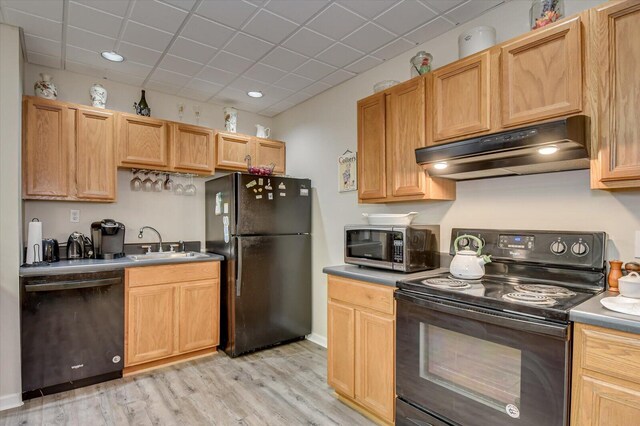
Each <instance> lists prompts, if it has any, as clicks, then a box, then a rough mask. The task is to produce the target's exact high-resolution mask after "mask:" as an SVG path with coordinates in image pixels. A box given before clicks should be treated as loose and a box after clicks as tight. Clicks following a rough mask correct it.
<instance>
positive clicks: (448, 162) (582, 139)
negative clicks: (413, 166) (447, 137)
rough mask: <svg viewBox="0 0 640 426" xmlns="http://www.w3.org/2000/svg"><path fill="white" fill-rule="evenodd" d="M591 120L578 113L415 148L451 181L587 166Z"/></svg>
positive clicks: (431, 171) (418, 157)
mask: <svg viewBox="0 0 640 426" xmlns="http://www.w3.org/2000/svg"><path fill="white" fill-rule="evenodd" d="M587 120H588V118H587V117H586V116H584V115H577V116H573V117H569V118H565V119H563V120H558V121H553V122H548V123H542V124H538V125H535V126H530V127H525V128H519V129H515V130H510V131H506V132H501V133H494V134H492V135H484V136H480V137H475V138H473V139H466V140H462V141H457V142H451V143H447V144H443V145H436V146H430V147H426V148H419V149H416V161H417V162H418V164H420V165H423V166H424V167H425V169H426V170H427V172H428V173H429V175H430V176H438V177H443V178H447V179H453V180H470V179H483V178H489V177H496V176H514V175H527V174H535V173H550V172H558V171H562V170H577V169H588V168H589V144H588V141H587V137H586V129H587Z"/></svg>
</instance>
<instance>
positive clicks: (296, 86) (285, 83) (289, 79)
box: [274, 74, 313, 91]
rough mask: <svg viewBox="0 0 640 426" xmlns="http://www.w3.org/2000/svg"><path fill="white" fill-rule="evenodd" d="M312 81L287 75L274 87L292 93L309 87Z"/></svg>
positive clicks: (294, 75)
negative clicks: (291, 91)
mask: <svg viewBox="0 0 640 426" xmlns="http://www.w3.org/2000/svg"><path fill="white" fill-rule="evenodd" d="M312 83H313V80H311V79H309V78H306V77H301V76H299V75H296V74H288V75H286V76H285V77H283V78H281V79H280V80H278V82H276V83H275V84H274V85H275V86H277V87H282V88H284V89H289V90H293V91H298V90H301V89H304V88H305V87H307V86H309V85H311V84H312Z"/></svg>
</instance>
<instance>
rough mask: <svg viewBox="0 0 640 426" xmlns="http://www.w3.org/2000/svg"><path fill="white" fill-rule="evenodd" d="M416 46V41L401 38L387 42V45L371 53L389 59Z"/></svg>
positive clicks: (379, 57)
mask: <svg viewBox="0 0 640 426" xmlns="http://www.w3.org/2000/svg"><path fill="white" fill-rule="evenodd" d="M414 47H416V45H415V43H411V42H409V41H408V40H405V39H403V38H399V39H396V40H394V41H392V42H391V43H389V44H387V45H386V46H384V47H382V48H380V49H378V50H376V51H375V52H373V53H372V54H371V55H372V56H375V57H376V58H378V59H382V60H387V59H391V58H395V57H396V56H398V55H400V54H401V53H404V52H406V51H407V50H409V49H411V48H414Z"/></svg>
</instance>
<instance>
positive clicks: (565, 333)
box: [395, 291, 571, 341]
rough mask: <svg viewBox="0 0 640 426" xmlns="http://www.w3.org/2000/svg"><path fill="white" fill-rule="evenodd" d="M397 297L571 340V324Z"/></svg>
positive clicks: (522, 329)
mask: <svg viewBox="0 0 640 426" xmlns="http://www.w3.org/2000/svg"><path fill="white" fill-rule="evenodd" d="M395 297H396V299H397V300H399V301H406V302H410V303H415V304H417V305H419V306H421V307H424V308H427V309H432V310H434V311H438V312H443V313H446V314H450V315H455V316H458V317H462V318H467V319H470V320H474V321H481V322H485V323H489V324H493V325H498V326H501V327H506V328H510V329H512V330H520V331H523V332H529V333H537V334H542V335H545V336H551V337H555V338H560V339H563V340H567V341H568V340H569V336H570V334H571V333H570V331H571V326H570V325H569V324H554V323H550V322H546V321H544V320H539V319H536V318H531V319H527V320H524V319H522V317H520V316H517V315H513V314H509V313H506V312H501V311H493V310H490V309H485V308H480V307H477V306H470V305H463V304H461V303H456V302H452V301H446V302H436V301H433V300H431V299H424V298H422V297H417V296H413V295H408V294H405V293H404V292H402V291H397V292H396V293H395Z"/></svg>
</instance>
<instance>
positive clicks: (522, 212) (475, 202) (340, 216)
mask: <svg viewBox="0 0 640 426" xmlns="http://www.w3.org/2000/svg"><path fill="white" fill-rule="evenodd" d="M599 3H601V1H578V0H567V2H566V10H567V15H569V14H573V13H577V12H578V11H580V10H582V9H585V8H588V7H593V6H596V5H597V4H599ZM530 4H531V2H530V1H523V0H515V1H511V2H509V3H506V4H504V5H502V6H499V7H498V8H496V9H494V10H492V11H490V12H488V13H486V14H485V15H483V16H480V17H479V18H476V19H474V20H473V21H471V22H468V23H467V24H464V25H461V26H459V27H457V28H456V29H454V30H452V31H450V32H448V33H445V34H443V35H441V36H439V37H437V38H435V39H433V40H431V41H429V42H427V43H425V44H423V45H421V46H416V48H415V49H414V50H412V51H410V52H407V53H406V54H403V55H400V56H398V57H396V58H394V59H391V60H388V61H386V62H384V63H383V64H381V65H379V66H377V67H375V68H373V69H371V70H369V71H367V72H365V73H363V74H361V75H359V76H357V77H356V78H353V79H351V80H349V81H347V82H345V83H343V84H341V85H340V86H337V87H334V88H332V89H329V90H328V91H326V92H324V93H321V94H320V95H318V96H316V97H314V98H311V99H310V100H308V101H306V102H305V103H303V104H301V105H298V106H296V107H294V108H293V109H291V110H288V111H285V112H284V113H282V114H280V115H278V116H276V118H275V126H274V127H275V128H277V130H278V131H277V137H278V138H280V139H282V140H286V141H287V155H288V158H287V164H288V166H289V172H290V173H291V174H293V175H296V176H307V177H310V178H311V180H312V182H313V187H314V198H313V200H314V208H313V333H314V334H315V335H317V336H321V337H323V336H326V285H325V282H326V277H325V276H324V275H323V274H322V268H323V267H324V266H327V265H336V264H342V263H343V227H344V225H345V224H348V223H361V222H362V218H361V213H363V212H389V213H392V212H393V213H401V212H409V211H418V212H420V215H419V216H418V217H417V219H416V223H425V224H426V223H432V224H440V226H441V238H442V243H441V250H442V251H448V246H449V240H450V238H449V236H450V233H451V228H452V227H496V228H529V229H536V228H537V229H566V230H586V231H589V230H593V231H606V232H608V233H609V236H610V242H609V243H610V244H609V250H608V258H609V259H612V258H620V259H623V260H625V261H629V260H631V259H632V257H633V242H632V232H631V231H632V230H635V229H640V191H636V192H627V193H624V192H618V193H608V192H603V191H592V190H590V189H589V172H588V171H575V172H563V173H555V174H546V175H538V176H522V177H508V178H498V179H487V180H480V181H471V182H462V183H459V184H458V191H457V200H456V201H454V202H419V203H400V204H389V205H381V206H378V205H359V204H358V200H357V193H356V192H351V193H338V190H337V187H338V182H337V157H338V156H339V155H341V154H342V153H343V152H344V151H345V150H346V149H350V150H352V151H356V146H357V143H356V142H357V141H356V138H357V130H356V124H357V123H356V118H357V116H356V102H357V100H358V99H361V98H364V97H366V96H368V95H370V94H372V93H373V89H372V87H373V85H374V84H375V83H376V82H378V81H381V80H387V79H394V80H399V81H404V80H407V79H408V78H409V77H410V72H409V71H410V70H409V58H411V56H413V54H415V52H417V51H419V50H426V51H427V52H430V53H431V54H433V57H434V65H435V67H436V68H437V67H440V66H442V65H445V64H447V63H450V62H452V61H455V60H456V59H458V48H457V38H458V34H460V33H461V32H462V31H463V30H465V29H468V28H471V27H474V26H477V25H491V26H493V27H495V28H496V30H497V38H498V42H501V41H504V40H507V39H509V38H511V37H514V36H517V35H519V34H521V33H524V32H526V31H527V30H528V19H529V18H528V17H529V6H530Z"/></svg>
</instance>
